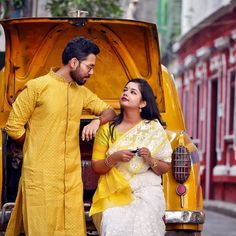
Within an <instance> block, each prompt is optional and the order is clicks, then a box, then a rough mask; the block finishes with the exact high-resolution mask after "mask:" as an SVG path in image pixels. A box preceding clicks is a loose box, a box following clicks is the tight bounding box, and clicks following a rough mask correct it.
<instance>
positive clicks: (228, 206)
mask: <svg viewBox="0 0 236 236" xmlns="http://www.w3.org/2000/svg"><path fill="white" fill-rule="evenodd" d="M203 204H204V208H205V209H206V210H209V211H214V212H218V213H221V214H224V215H227V216H231V217H235V218H236V204H235V203H229V202H223V201H217V200H204V202H203Z"/></svg>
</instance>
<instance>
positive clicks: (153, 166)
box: [151, 160, 159, 168]
mask: <svg viewBox="0 0 236 236" xmlns="http://www.w3.org/2000/svg"><path fill="white" fill-rule="evenodd" d="M158 162H159V161H158V160H154V162H153V164H152V165H151V167H152V168H155V167H156V166H158Z"/></svg>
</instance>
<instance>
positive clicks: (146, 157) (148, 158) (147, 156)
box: [138, 147, 154, 166]
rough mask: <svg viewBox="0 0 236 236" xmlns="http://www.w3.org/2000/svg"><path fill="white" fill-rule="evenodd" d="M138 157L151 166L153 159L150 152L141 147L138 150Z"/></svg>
mask: <svg viewBox="0 0 236 236" xmlns="http://www.w3.org/2000/svg"><path fill="white" fill-rule="evenodd" d="M138 155H139V156H141V157H142V158H143V160H144V161H145V162H146V163H147V164H149V165H150V166H151V165H153V162H154V158H152V156H151V152H150V151H149V149H148V148H145V147H142V148H140V149H139V150H138Z"/></svg>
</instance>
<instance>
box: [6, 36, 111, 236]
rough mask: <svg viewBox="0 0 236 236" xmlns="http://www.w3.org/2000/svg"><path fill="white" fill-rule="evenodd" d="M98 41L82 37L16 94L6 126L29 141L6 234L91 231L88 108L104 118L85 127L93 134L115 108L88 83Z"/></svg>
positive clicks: (72, 42) (24, 148) (67, 235)
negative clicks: (84, 155)
mask: <svg viewBox="0 0 236 236" xmlns="http://www.w3.org/2000/svg"><path fill="white" fill-rule="evenodd" d="M98 53H99V48H98V47H97V45H96V44H94V43H92V42H91V41H89V40H87V39H85V38H83V37H77V38H75V39H73V40H71V41H70V42H69V43H68V44H67V46H66V47H65V49H64V51H63V54H62V62H63V66H62V67H61V68H59V69H58V70H55V71H53V70H51V71H50V72H49V73H48V74H47V75H45V76H42V77H39V78H37V79H34V80H31V81H29V82H28V83H27V84H26V86H25V88H24V90H23V91H22V92H21V93H20V95H19V96H18V97H17V99H16V101H15V102H14V104H13V106H12V111H11V113H10V115H9V119H8V122H7V125H6V131H7V133H8V134H9V136H11V137H12V138H13V139H15V140H17V141H18V142H24V147H23V156H24V157H23V166H22V175H21V181H20V183H19V190H18V194H17V199H16V205H15V208H14V211H13V213H12V216H11V219H10V222H9V224H8V228H7V232H6V235H18V234H19V232H20V230H21V226H22V223H23V227H24V231H25V234H26V235H30V236H31V235H32V236H38V235H39V236H41V235H42V236H46V235H48V236H50V235H54V236H57V235H58V236H59V235H66V236H69V235H71V236H75V235H76V236H77V235H81V236H82V235H86V227H85V220H84V209H83V185H82V178H81V158H80V149H79V141H78V134H79V127H80V117H81V113H82V110H83V109H88V110H90V111H91V112H92V113H93V114H95V115H100V116H99V119H95V120H93V121H92V122H91V123H90V124H89V125H87V126H86V127H85V128H84V129H83V132H82V139H83V140H84V139H86V140H89V139H91V138H92V137H93V136H94V135H95V133H96V131H97V129H98V128H99V125H101V124H104V123H106V122H107V121H110V120H111V119H112V118H113V117H114V116H115V112H114V110H113V109H111V108H110V107H109V106H108V105H107V104H105V103H104V102H103V101H102V100H100V99H99V98H98V97H97V96H96V95H95V94H93V93H92V92H91V91H90V90H89V89H87V88H86V87H84V86H83V85H84V84H85V82H86V81H87V79H89V77H90V75H92V74H93V70H94V66H95V62H96V55H97V54H98Z"/></svg>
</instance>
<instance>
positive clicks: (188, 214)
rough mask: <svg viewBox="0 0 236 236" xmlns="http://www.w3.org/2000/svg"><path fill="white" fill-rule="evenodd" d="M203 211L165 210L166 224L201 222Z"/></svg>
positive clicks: (202, 221) (203, 215)
mask: <svg viewBox="0 0 236 236" xmlns="http://www.w3.org/2000/svg"><path fill="white" fill-rule="evenodd" d="M204 221H205V213H204V212H203V211H166V212H165V223H166V224H203V223H204Z"/></svg>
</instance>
